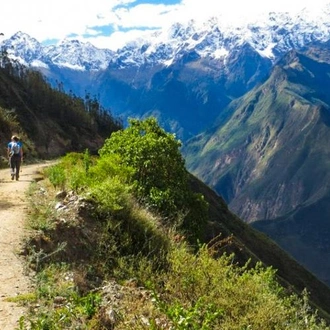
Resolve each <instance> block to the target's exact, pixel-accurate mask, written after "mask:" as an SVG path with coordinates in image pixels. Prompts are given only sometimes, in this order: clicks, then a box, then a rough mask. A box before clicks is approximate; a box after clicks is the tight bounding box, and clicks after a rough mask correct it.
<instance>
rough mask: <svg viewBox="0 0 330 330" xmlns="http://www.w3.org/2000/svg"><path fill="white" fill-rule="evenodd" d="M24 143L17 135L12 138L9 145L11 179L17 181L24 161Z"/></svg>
mask: <svg viewBox="0 0 330 330" xmlns="http://www.w3.org/2000/svg"><path fill="white" fill-rule="evenodd" d="M22 147H23V146H22V143H21V141H20V140H19V138H18V137H17V136H16V135H13V136H12V137H11V141H10V142H9V143H8V147H7V156H8V158H9V165H10V174H11V179H12V180H14V178H16V181H17V180H18V179H19V171H20V167H21V162H22V160H23V148H22Z"/></svg>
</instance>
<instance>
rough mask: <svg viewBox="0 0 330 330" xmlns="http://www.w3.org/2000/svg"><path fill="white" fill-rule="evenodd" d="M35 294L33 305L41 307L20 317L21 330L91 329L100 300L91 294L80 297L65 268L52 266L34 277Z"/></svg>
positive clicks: (97, 295) (94, 294)
mask: <svg viewBox="0 0 330 330" xmlns="http://www.w3.org/2000/svg"><path fill="white" fill-rule="evenodd" d="M36 294H37V295H36V297H35V301H34V303H35V304H38V305H39V306H40V307H39V308H36V309H33V310H32V313H31V314H30V315H28V316H24V317H21V319H20V329H21V330H24V329H36V330H45V329H48V330H57V329H83V328H84V329H92V328H93V324H95V322H94V321H93V317H94V316H95V315H96V313H97V311H98V309H99V307H100V304H101V297H100V295H99V294H98V293H94V292H89V293H88V294H87V295H85V296H81V295H79V294H78V293H77V292H76V290H75V287H74V285H73V278H72V273H70V270H69V269H68V267H67V266H65V265H51V266H49V267H47V268H45V269H44V270H42V271H41V272H40V273H39V274H38V276H37V283H36ZM45 301H47V304H44V302H45Z"/></svg>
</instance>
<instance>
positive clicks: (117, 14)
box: [0, 0, 330, 50]
mask: <svg viewBox="0 0 330 330" xmlns="http://www.w3.org/2000/svg"><path fill="white" fill-rule="evenodd" d="M329 2H330V0H299V1H292V0H291V1H290V0H271V1H270V0H266V1H262V0H83V1H81V0H52V1H51V0H15V1H5V2H4V3H3V4H0V41H1V38H2V39H8V38H10V37H11V36H12V35H13V34H15V33H16V32H18V31H21V32H24V33H27V34H28V35H30V36H31V37H33V38H35V39H37V40H38V41H39V42H42V43H43V44H56V43H57V42H59V41H61V40H63V39H65V38H74V39H78V40H81V41H84V42H87V41H88V42H90V43H92V44H93V45H95V46H96V47H98V48H109V49H113V50H116V49H118V48H120V47H122V46H123V45H124V44H125V43H126V42H127V41H129V40H133V39H135V38H137V37H138V36H142V35H143V34H145V33H150V31H155V30H159V29H162V28H166V27H167V26H169V25H170V24H171V23H173V22H184V21H187V20H189V19H203V18H205V17H208V16H210V15H217V14H220V15H221V16H222V17H223V19H224V20H228V21H229V22H230V21H232V22H234V21H238V20H239V19H241V18H243V17H244V16H245V17H249V18H253V17H257V16H258V15H260V14H261V13H262V12H269V11H297V10H300V9H302V8H305V7H308V8H315V9H316V8H319V7H320V6H322V5H324V4H325V3H329ZM2 33H3V35H2Z"/></svg>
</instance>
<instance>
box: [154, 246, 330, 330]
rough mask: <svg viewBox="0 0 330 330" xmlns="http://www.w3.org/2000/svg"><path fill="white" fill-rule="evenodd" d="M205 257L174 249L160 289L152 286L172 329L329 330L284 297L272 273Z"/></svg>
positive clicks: (226, 259)
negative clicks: (172, 326)
mask: <svg viewBox="0 0 330 330" xmlns="http://www.w3.org/2000/svg"><path fill="white" fill-rule="evenodd" d="M210 252H212V251H210V250H209V249H207V248H206V246H203V247H201V249H200V250H199V252H198V254H196V255H194V254H192V253H190V252H188V251H187V250H186V249H185V248H184V247H181V248H178V249H174V250H173V251H172V253H170V254H168V257H169V259H170V260H169V264H170V265H171V267H170V269H169V271H168V272H166V273H164V275H163V277H162V284H161V286H159V285H157V283H154V285H155V287H154V292H155V303H156V306H157V307H158V308H159V310H160V311H162V312H163V313H165V314H166V315H167V317H168V318H169V319H170V320H171V322H172V324H173V325H174V328H175V329H182V330H183V329H194V330H200V329H208V330H211V329H224V330H235V329H237V330H238V329H306V330H307V329H328V328H327V327H326V325H325V324H324V323H323V322H322V321H320V320H319V319H318V317H317V314H314V313H312V312H311V310H310V309H308V308H306V305H305V303H303V301H302V300H301V299H300V298H298V297H297V296H295V295H292V296H286V295H285V293H284V291H283V288H282V287H281V286H280V285H279V284H278V283H277V281H276V278H275V273H276V272H275V270H273V269H272V268H270V267H269V268H264V267H262V266H261V264H257V265H256V267H254V268H249V267H247V266H246V267H239V266H237V265H235V264H233V262H232V260H233V256H226V255H223V256H221V257H220V258H218V259H215V258H213V257H212V253H210ZM162 287H164V289H162ZM303 299H304V298H303Z"/></svg>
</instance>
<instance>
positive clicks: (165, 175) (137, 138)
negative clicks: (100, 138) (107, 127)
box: [100, 118, 187, 215]
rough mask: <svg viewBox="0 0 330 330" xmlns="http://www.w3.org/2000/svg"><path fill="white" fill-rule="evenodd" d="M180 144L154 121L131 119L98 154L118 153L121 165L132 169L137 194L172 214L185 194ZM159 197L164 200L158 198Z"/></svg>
mask: <svg viewBox="0 0 330 330" xmlns="http://www.w3.org/2000/svg"><path fill="white" fill-rule="evenodd" d="M180 145H181V144H180V142H179V141H177V140H176V139H175V137H174V135H172V134H169V133H166V132H165V131H164V130H163V129H161V128H160V127H159V126H158V124H157V121H156V119H154V118H148V119H146V120H144V121H139V120H134V119H131V120H130V126H129V127H128V128H127V129H125V130H122V131H118V132H115V133H113V134H112V135H111V137H110V138H109V139H107V140H106V142H105V144H104V146H103V148H102V149H101V150H100V155H101V157H103V156H104V155H106V154H119V155H120V156H121V159H122V163H123V164H125V165H127V166H130V167H132V168H134V169H135V174H134V179H135V180H136V183H137V192H138V195H139V196H140V197H143V198H145V197H148V202H150V204H151V205H152V206H155V207H157V208H158V209H159V210H160V211H162V212H164V213H165V214H166V215H172V214H173V213H174V212H175V211H176V209H177V208H178V206H179V205H180V204H181V205H182V204H183V200H184V198H185V195H186V193H187V188H186V182H187V172H186V170H185V167H184V160H183V158H182V156H181V154H180V152H179V147H180ZM162 194H165V197H166V198H164V199H162V198H160V196H161V195H162ZM175 199H177V200H176V201H175Z"/></svg>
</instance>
